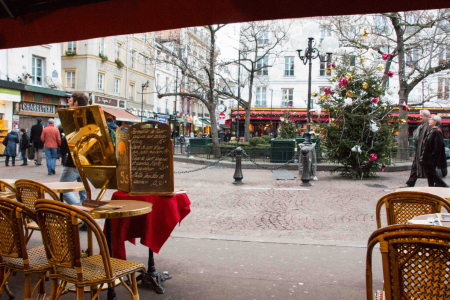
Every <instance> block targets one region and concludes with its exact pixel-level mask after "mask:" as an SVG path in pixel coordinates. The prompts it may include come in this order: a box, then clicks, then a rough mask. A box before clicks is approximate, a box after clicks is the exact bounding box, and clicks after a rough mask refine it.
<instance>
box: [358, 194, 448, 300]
mask: <svg viewBox="0 0 450 300" xmlns="http://www.w3.org/2000/svg"><path fill="white" fill-rule="evenodd" d="M383 206H384V208H385V210H386V220H387V225H388V226H386V227H382V222H381V211H382V208H383ZM442 208H444V209H445V210H446V211H447V212H450V202H449V201H447V200H446V199H444V198H442V197H439V196H437V195H433V194H430V193H423V192H413V191H402V192H394V193H390V194H387V195H385V196H383V197H382V198H381V199H380V200H379V201H378V203H377V206H376V221H377V228H378V230H376V231H375V232H374V233H372V235H371V236H370V238H369V241H368V247H367V255H366V292H367V299H368V300H372V299H374V296H375V297H376V299H377V300H378V299H387V300H392V299H399V300H401V299H446V298H449V297H450V288H448V287H447V286H448V281H449V278H450V269H449V267H448V266H449V265H450V229H449V228H446V227H442V226H433V225H414V224H409V223H408V222H409V221H410V220H411V219H413V218H415V217H418V216H421V215H426V214H435V213H440V212H441V210H442ZM376 245H379V246H380V252H381V258H382V267H383V281H384V289H383V291H377V293H376V294H375V295H374V293H373V282H372V254H373V249H374V247H375V246H376Z"/></svg>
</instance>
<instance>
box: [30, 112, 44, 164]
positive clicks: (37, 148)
mask: <svg viewBox="0 0 450 300" xmlns="http://www.w3.org/2000/svg"><path fill="white" fill-rule="evenodd" d="M42 130H44V126H42V119H41V118H38V119H37V124H35V125H33V126H32V127H31V134H30V145H32V146H33V148H34V164H35V165H36V166H40V165H42V149H44V143H43V142H42V141H41V135H42Z"/></svg>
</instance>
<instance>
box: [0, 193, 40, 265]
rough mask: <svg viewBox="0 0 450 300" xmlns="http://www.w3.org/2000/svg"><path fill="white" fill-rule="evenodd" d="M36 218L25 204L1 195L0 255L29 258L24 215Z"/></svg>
mask: <svg viewBox="0 0 450 300" xmlns="http://www.w3.org/2000/svg"><path fill="white" fill-rule="evenodd" d="M25 216H26V217H29V218H31V219H35V217H34V214H33V213H32V212H31V211H30V210H28V209H27V208H26V207H24V205H23V204H21V203H19V202H17V201H13V200H10V199H7V198H3V197H0V256H2V257H13V258H22V259H24V260H27V259H28V256H27V251H26V249H27V247H26V237H25V234H24V231H23V228H24V227H23V217H25Z"/></svg>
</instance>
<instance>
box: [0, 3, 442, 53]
mask: <svg viewBox="0 0 450 300" xmlns="http://www.w3.org/2000/svg"><path fill="white" fill-rule="evenodd" d="M368 3H369V2H367V1H353V0H342V1H340V2H337V1H335V0H324V1H288V0H269V1H265V2H264V5H261V1H256V0H246V1H234V0H221V1H211V0H191V1H159V2H156V1H145V0H108V1H104V0H97V1H93V0H87V1H75V0H55V1H38V0H3V1H2V4H3V5H0V36H1V39H0V48H13V47H25V46H31V45H42V44H49V43H58V42H64V41H77V40H85V39H91V38H96V37H99V36H112V35H123V34H131V33H136V32H150V31H158V30H168V29H174V28H182V27H193V26H202V25H206V24H227V23H236V22H251V21H258V20H274V19H283V18H284V19H290V18H304V17H313V16H314V17H315V16H331V15H352V14H373V13H385V12H396V11H410V10H425V9H436V8H447V7H448V2H447V1H443V0H427V1H422V0H409V1H385V0H373V1H371V2H370V5H368ZM446 3H447V4H446ZM255 8H257V9H255ZM68 16H70V17H68ZM193 16H195V17H193ZM79 20H83V21H82V22H80V21H79ZM130 20H139V22H130ZM98 24H102V26H98ZM54 47H57V46H56V45H54Z"/></svg>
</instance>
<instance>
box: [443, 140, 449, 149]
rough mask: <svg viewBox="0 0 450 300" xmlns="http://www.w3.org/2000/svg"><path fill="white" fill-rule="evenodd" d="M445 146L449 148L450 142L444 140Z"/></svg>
mask: <svg viewBox="0 0 450 300" xmlns="http://www.w3.org/2000/svg"><path fill="white" fill-rule="evenodd" d="M444 144H445V147H449V145H450V140H447V139H445V140H444Z"/></svg>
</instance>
